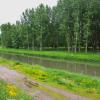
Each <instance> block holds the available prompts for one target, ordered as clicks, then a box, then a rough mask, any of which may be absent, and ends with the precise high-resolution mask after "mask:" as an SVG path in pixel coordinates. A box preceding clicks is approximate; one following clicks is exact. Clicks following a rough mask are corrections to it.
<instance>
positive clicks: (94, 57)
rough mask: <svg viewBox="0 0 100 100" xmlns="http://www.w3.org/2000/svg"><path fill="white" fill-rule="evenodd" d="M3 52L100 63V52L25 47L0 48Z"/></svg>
mask: <svg viewBox="0 0 100 100" xmlns="http://www.w3.org/2000/svg"><path fill="white" fill-rule="evenodd" d="M0 52H2V53H14V54H25V55H30V56H41V57H47V58H56V59H62V60H72V61H81V62H85V63H86V62H87V63H97V64H100V54H94V53H72V52H65V51H63V52H62V51H32V50H23V49H9V48H0Z"/></svg>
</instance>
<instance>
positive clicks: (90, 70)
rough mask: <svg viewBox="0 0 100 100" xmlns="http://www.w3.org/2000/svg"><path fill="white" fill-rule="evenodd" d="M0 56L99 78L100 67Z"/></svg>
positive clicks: (36, 58) (12, 55)
mask: <svg viewBox="0 0 100 100" xmlns="http://www.w3.org/2000/svg"><path fill="white" fill-rule="evenodd" d="M0 56H1V57H3V58H7V59H11V60H15V61H20V62H25V63H29V64H32V65H34V64H39V65H42V66H45V67H50V68H57V69H63V70H67V71H70V72H75V73H81V74H87V75H92V76H100V67H98V66H92V65H88V64H79V63H73V62H68V61H65V62H62V61H56V60H50V59H44V58H41V57H34V56H33V57H32V56H25V55H15V54H2V53H0Z"/></svg>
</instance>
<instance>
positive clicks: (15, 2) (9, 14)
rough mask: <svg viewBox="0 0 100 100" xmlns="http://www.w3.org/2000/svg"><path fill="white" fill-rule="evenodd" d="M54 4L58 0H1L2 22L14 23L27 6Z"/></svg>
mask: <svg viewBox="0 0 100 100" xmlns="http://www.w3.org/2000/svg"><path fill="white" fill-rule="evenodd" d="M41 3H43V4H45V5H46V4H47V5H49V6H54V5H56V3H57V0H0V24H3V23H6V22H11V23H14V22H15V21H16V20H19V19H20V15H21V14H22V12H23V11H25V9H27V8H35V7H37V6H38V5H39V4H41Z"/></svg>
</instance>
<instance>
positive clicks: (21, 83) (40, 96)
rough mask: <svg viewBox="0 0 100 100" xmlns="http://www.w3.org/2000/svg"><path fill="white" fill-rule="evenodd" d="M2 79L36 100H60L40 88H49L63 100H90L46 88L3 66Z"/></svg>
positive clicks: (1, 67) (0, 73)
mask: <svg viewBox="0 0 100 100" xmlns="http://www.w3.org/2000/svg"><path fill="white" fill-rule="evenodd" d="M0 79H3V80H5V81H7V82H9V83H12V84H15V85H16V86H17V87H19V88H21V89H23V90H25V91H26V92H27V93H29V94H30V95H31V96H33V97H34V98H35V100H58V99H57V98H56V97H54V96H52V95H51V94H49V93H47V92H45V91H43V90H39V89H38V88H36V87H39V86H42V87H44V88H47V89H48V90H49V91H51V92H53V93H54V92H55V93H57V94H59V95H62V96H63V97H64V98H63V99H62V100H68V97H69V98H70V100H89V99H87V98H85V97H82V96H78V95H76V94H72V93H68V92H66V91H64V90H61V89H57V88H54V87H51V86H46V85H44V84H41V83H38V82H36V81H33V80H31V79H29V78H27V77H26V76H25V75H23V74H21V73H19V72H16V71H15V70H11V69H8V68H7V67H3V66H0Z"/></svg>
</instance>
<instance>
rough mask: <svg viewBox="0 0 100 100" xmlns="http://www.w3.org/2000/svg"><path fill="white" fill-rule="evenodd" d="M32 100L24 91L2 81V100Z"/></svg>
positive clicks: (0, 85) (0, 96)
mask: <svg viewBox="0 0 100 100" xmlns="http://www.w3.org/2000/svg"><path fill="white" fill-rule="evenodd" d="M8 99H9V100H10V99H11V100H32V98H31V97H29V96H28V95H27V94H26V93H24V91H22V90H20V89H18V88H16V87H15V86H14V85H12V84H7V83H6V82H4V81H2V80H0V100H8Z"/></svg>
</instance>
